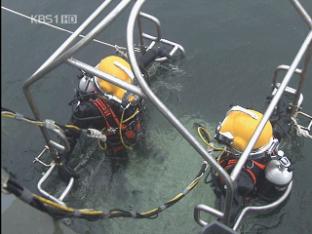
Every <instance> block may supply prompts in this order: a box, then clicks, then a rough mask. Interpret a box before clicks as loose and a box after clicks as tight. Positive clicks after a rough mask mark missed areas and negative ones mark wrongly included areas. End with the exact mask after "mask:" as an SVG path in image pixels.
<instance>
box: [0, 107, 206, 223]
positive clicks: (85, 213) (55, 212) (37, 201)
mask: <svg viewBox="0 0 312 234" xmlns="http://www.w3.org/2000/svg"><path fill="white" fill-rule="evenodd" d="M137 114H138V112H137V111H136V112H135V114H133V116H131V117H129V118H128V119H126V120H123V118H121V123H125V122H127V121H129V120H130V119H132V118H134V117H135V116H136V115H137ZM1 117H4V118H11V119H17V120H21V121H25V122H27V123H30V124H34V125H36V126H43V127H44V126H45V125H46V121H37V120H34V119H31V118H28V117H25V116H24V115H22V114H19V113H16V112H14V111H11V110H9V109H7V108H1ZM51 123H53V124H55V125H56V126H57V127H59V128H62V129H69V130H73V131H78V132H83V131H89V130H90V129H87V130H86V129H80V128H79V127H78V126H75V125H61V124H58V123H56V122H54V121H51V120H50V124H51ZM97 133H98V132H92V131H91V132H90V131H89V133H88V134H89V135H90V136H93V137H94V138H100V137H101V136H100V135H97ZM207 168H208V164H207V162H205V161H204V162H203V163H202V166H201V169H200V170H199V172H198V174H197V175H196V176H195V178H194V179H193V180H192V182H191V183H190V184H189V185H188V186H187V187H186V188H185V189H184V190H183V191H182V192H180V193H178V194H176V195H175V196H173V197H172V198H171V199H169V200H168V201H166V202H165V203H163V204H162V205H160V206H158V207H157V208H153V209H149V210H147V211H144V212H137V211H126V210H122V209H111V210H108V211H102V210H95V209H76V208H72V207H68V206H66V205H61V204H59V203H56V202H54V201H52V200H50V199H47V198H45V197H42V196H40V195H38V194H34V193H32V192H30V191H29V190H28V189H26V188H24V187H23V186H22V185H20V184H19V183H18V182H17V181H15V180H13V179H11V178H10V176H9V175H8V174H7V173H6V172H5V171H4V170H3V169H1V190H2V191H5V192H9V193H12V194H14V195H15V196H17V197H18V198H20V199H21V200H22V201H24V202H26V203H28V204H29V205H31V206H32V207H34V208H36V209H39V210H41V211H43V212H46V213H48V214H50V215H52V216H55V217H60V218H65V217H72V218H82V219H88V220H91V221H95V220H99V219H104V218H119V217H125V218H137V219H140V218H150V219H152V218H156V217H157V216H158V214H159V213H161V212H162V211H164V210H165V209H167V208H169V207H171V206H172V205H174V204H176V203H177V202H178V201H180V200H181V199H182V198H183V197H185V196H186V195H187V194H188V193H189V192H190V191H192V190H193V189H194V188H195V187H196V186H197V185H198V184H199V181H200V179H201V178H202V177H203V176H204V174H205V172H206V171H207Z"/></svg>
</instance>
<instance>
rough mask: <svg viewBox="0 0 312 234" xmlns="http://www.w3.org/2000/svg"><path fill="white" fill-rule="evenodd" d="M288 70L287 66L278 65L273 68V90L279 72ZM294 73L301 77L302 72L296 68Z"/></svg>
mask: <svg viewBox="0 0 312 234" xmlns="http://www.w3.org/2000/svg"><path fill="white" fill-rule="evenodd" d="M288 70H289V66H288V65H284V64H282V65H279V66H278V67H277V68H275V71H274V74H273V78H272V85H273V87H274V88H276V81H277V75H278V72H279V71H288ZM295 73H296V74H298V75H301V73H302V70H301V69H299V68H297V69H296V70H295Z"/></svg>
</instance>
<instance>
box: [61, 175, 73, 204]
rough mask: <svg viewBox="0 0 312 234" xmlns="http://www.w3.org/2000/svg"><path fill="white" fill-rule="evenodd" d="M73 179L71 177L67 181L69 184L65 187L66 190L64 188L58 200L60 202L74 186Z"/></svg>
mask: <svg viewBox="0 0 312 234" xmlns="http://www.w3.org/2000/svg"><path fill="white" fill-rule="evenodd" d="M74 181H75V180H74V178H73V177H71V178H70V179H69V183H68V185H67V186H66V188H65V190H64V192H63V193H62V194H61V196H60V197H59V198H58V199H59V200H60V201H63V200H64V198H65V197H66V196H67V195H68V193H69V192H70V190H71V189H72V187H73V185H74Z"/></svg>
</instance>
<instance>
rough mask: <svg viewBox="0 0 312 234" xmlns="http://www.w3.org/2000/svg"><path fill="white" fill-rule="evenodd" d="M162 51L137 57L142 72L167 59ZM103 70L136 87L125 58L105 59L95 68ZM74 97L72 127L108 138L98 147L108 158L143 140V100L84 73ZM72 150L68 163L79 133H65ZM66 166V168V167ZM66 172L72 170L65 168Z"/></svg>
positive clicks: (154, 51)
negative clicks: (99, 132)
mask: <svg viewBox="0 0 312 234" xmlns="http://www.w3.org/2000/svg"><path fill="white" fill-rule="evenodd" d="M167 56H168V53H167V51H166V50H164V49H162V48H154V49H150V50H148V51H147V52H146V53H145V54H144V55H142V56H141V57H139V58H138V63H139V66H140V69H141V71H142V73H143V74H144V73H145V69H147V68H148V67H149V66H150V65H151V64H152V63H153V62H154V61H155V59H157V58H160V57H167ZM96 67H97V68H98V69H99V70H100V71H102V72H104V73H106V74H108V75H111V76H114V77H115V78H117V79H120V80H122V81H124V82H127V83H129V84H135V83H136V81H135V77H134V75H133V73H132V71H131V66H130V64H129V63H128V62H127V61H126V60H125V59H124V58H122V57H120V56H116V55H111V56H107V57H105V58H103V59H102V60H101V61H100V62H99V63H98V65H97V66H96ZM78 78H79V79H80V81H79V85H78V89H77V90H76V94H75V98H74V100H72V101H71V102H70V105H71V106H72V109H73V113H72V116H71V119H70V122H69V124H70V125H75V126H78V127H79V128H81V129H86V128H94V129H97V130H100V131H102V133H104V134H105V135H106V141H105V142H100V141H99V144H100V146H101V148H102V149H104V150H105V152H106V154H107V155H111V156H114V155H124V154H125V153H126V152H127V150H128V149H131V148H132V147H134V146H135V145H136V144H137V143H139V142H140V141H142V139H143V126H142V119H143V110H144V103H143V99H142V98H141V97H139V96H137V95H135V94H132V93H130V92H129V91H127V90H124V89H122V88H119V87H117V86H115V85H113V84H111V83H109V82H107V81H104V80H102V79H100V78H98V77H95V76H93V75H91V74H88V73H86V72H84V71H82V74H81V75H80V76H79V77H78ZM65 135H66V137H67V139H68V141H69V143H70V151H69V152H68V153H67V154H66V155H64V156H65V157H64V159H65V164H66V163H67V161H68V160H69V155H70V154H71V153H72V151H73V149H74V147H75V145H76V142H77V139H78V138H79V137H80V133H79V132H76V131H74V130H66V131H65ZM65 164H64V165H65ZM63 169H65V172H66V171H67V172H69V174H73V173H70V172H71V169H70V168H66V167H65V166H64V168H63Z"/></svg>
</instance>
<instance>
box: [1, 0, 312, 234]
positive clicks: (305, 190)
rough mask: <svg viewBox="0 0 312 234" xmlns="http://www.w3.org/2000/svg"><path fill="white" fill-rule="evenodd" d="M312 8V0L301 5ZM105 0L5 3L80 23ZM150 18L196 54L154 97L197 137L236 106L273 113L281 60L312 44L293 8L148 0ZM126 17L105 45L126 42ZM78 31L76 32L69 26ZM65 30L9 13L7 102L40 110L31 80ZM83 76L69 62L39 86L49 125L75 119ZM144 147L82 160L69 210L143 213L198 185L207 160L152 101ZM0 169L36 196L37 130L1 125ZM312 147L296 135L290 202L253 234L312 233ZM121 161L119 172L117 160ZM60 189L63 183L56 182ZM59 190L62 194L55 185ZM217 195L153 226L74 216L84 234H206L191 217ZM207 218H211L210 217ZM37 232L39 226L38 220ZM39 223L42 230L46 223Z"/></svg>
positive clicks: (5, 24) (198, 197)
mask: <svg viewBox="0 0 312 234" xmlns="http://www.w3.org/2000/svg"><path fill="white" fill-rule="evenodd" d="M302 3H303V4H304V5H305V7H306V9H307V11H308V12H311V13H312V3H311V1H310V0H305V1H302ZM98 4H99V2H98V1H88V4H85V1H82V0H78V1H75V3H72V2H68V1H65V0H58V1H35V0H32V1H27V4H26V2H25V1H18V0H10V1H9V0H6V1H2V5H4V6H6V7H9V8H12V9H15V10H19V11H22V12H23V13H25V14H28V15H31V14H77V15H78V22H82V21H83V19H85V18H86V17H87V15H88V14H89V13H90V12H91V11H92V10H93V9H94V8H95V7H96V6H97V5H98ZM144 9H145V11H146V12H149V13H152V14H154V15H155V16H157V17H159V19H160V20H161V22H162V26H163V27H162V29H163V34H164V35H165V37H167V38H168V39H171V40H174V41H177V42H180V43H181V44H182V45H183V46H184V47H185V49H186V53H187V55H186V57H185V58H184V59H183V60H182V61H180V62H179V63H178V64H176V65H175V66H174V67H172V68H171V69H170V70H169V71H168V72H166V73H164V74H163V75H160V76H158V77H156V79H155V80H154V81H153V82H152V88H153V90H154V91H155V93H156V94H157V95H158V96H159V97H160V98H161V100H162V101H163V102H164V103H166V105H167V106H168V107H169V108H170V109H171V110H172V112H173V113H174V114H176V116H177V117H178V118H179V119H180V120H181V121H182V122H183V123H184V124H185V125H186V126H187V128H188V129H189V130H191V131H192V124H193V123H194V122H196V121H198V120H200V121H205V122H206V123H208V125H209V127H210V128H211V130H212V131H213V128H214V127H215V126H216V123H218V122H219V121H221V120H222V118H223V117H224V114H225V112H226V111H227V109H228V107H229V105H230V104H239V105H242V106H245V107H252V108H255V109H258V110H260V111H264V109H265V105H264V103H265V97H266V96H267V95H268V94H269V93H270V84H271V77H272V73H273V71H274V69H275V67H276V66H277V65H279V64H289V63H290V62H291V61H292V59H293V57H294V55H295V53H296V52H297V50H298V49H299V46H300V44H301V43H302V41H303V39H304V37H305V36H306V34H307V29H306V27H305V25H304V24H303V23H302V22H301V20H300V18H299V17H298V16H297V15H296V13H295V11H294V10H293V9H292V7H291V5H290V3H289V2H288V1H273V0H270V1H243V0H240V1H231V2H230V1H225V0H222V1H206V0H205V1H204V0H201V1H187V0H183V1H178V0H171V1H147V3H146V4H145V8H144ZM126 18H127V15H123V16H122V17H121V18H120V19H119V20H118V21H116V22H115V23H116V24H115V26H114V27H110V28H108V30H107V31H105V33H102V34H101V35H100V36H99V38H100V39H103V40H105V41H108V42H116V43H117V42H118V44H121V45H124V41H125V39H124V37H125V29H126V24H125V23H126ZM66 27H67V28H69V29H74V28H75V27H77V25H67V26H66ZM66 37H67V34H64V33H62V32H57V31H53V30H51V29H49V28H46V27H44V26H39V25H33V24H30V23H29V22H28V21H25V20H24V19H21V18H18V17H16V16H13V15H10V14H8V13H6V12H2V48H3V51H2V64H1V65H2V77H3V78H2V88H1V90H2V106H4V107H8V108H11V109H13V110H16V111H18V112H21V113H25V114H28V115H30V110H29V108H28V106H27V105H26V101H25V99H24V97H23V94H22V84H23V82H24V81H25V79H26V78H27V77H29V76H30V75H31V74H32V73H33V72H34V71H35V69H37V68H38V67H39V65H40V64H42V62H44V60H45V59H46V58H47V57H48V56H49V55H50V54H51V53H52V52H53V51H54V50H55V49H56V48H57V46H58V45H60V44H61V43H62V42H63V41H64V40H65V38H66ZM108 53H112V51H111V50H110V49H107V48H103V47H102V46H100V45H96V44H92V45H90V46H88V47H86V48H85V49H84V50H83V51H82V52H79V54H78V56H77V57H78V58H80V59H81V60H83V61H88V62H89V63H92V64H96V63H97V61H98V60H99V59H100V58H101V57H103V56H105V55H106V54H108ZM76 74H77V71H76V70H74V69H72V68H70V67H68V66H65V65H64V66H62V67H60V68H58V69H57V70H56V71H53V72H52V73H50V74H49V75H48V77H50V79H47V80H46V81H44V82H39V83H38V85H36V87H35V88H34V90H36V94H35V98H36V101H37V103H38V104H39V105H40V108H41V110H42V112H43V113H44V114H43V117H44V118H51V119H55V120H57V121H59V122H63V123H64V122H66V121H67V119H68V118H69V116H70V107H69V106H68V105H67V103H68V101H69V100H70V99H71V97H72V96H73V89H74V87H75V85H76V81H77V80H76V78H75V75H76ZM309 78H312V77H311V71H310V72H309V75H308V79H307V81H306V83H305V89H304V94H305V101H304V109H305V110H306V111H307V112H308V113H311V112H312V102H311V100H312V99H311V98H312V94H311V92H310V89H311V87H312V86H311V85H312V79H309ZM145 125H146V147H145V149H141V150H138V151H134V152H132V153H131V155H130V158H129V161H128V162H127V163H112V162H111V161H110V160H108V159H107V158H105V157H104V156H103V154H102V152H100V151H98V149H97V148H96V147H95V146H94V144H90V145H89V146H88V148H87V149H84V150H82V151H81V153H80V154H79V155H78V154H77V155H76V157H81V158H85V157H90V160H89V161H88V163H87V165H86V166H85V168H84V169H83V170H81V172H80V173H81V176H80V177H81V178H80V180H79V182H78V184H77V186H75V189H74V190H73V192H72V193H71V195H70V199H71V202H70V204H73V205H76V206H84V207H95V208H101V209H104V210H107V209H110V208H122V209H127V210H128V209H134V210H139V211H144V210H146V209H149V208H154V207H157V206H158V205H160V204H161V203H162V202H164V201H166V200H167V199H170V198H171V197H172V196H173V195H175V194H176V193H178V192H180V191H181V190H183V189H184V188H185V186H186V185H187V184H188V183H189V182H191V180H192V178H193V177H194V176H195V175H196V173H197V171H198V170H199V168H200V165H201V158H200V156H199V155H198V154H197V153H196V152H195V151H194V150H193V149H192V148H191V147H190V146H189V145H188V144H187V143H186V142H185V141H184V140H183V139H182V138H181V137H180V136H179V135H178V133H177V132H176V131H175V130H174V129H173V128H171V127H170V125H169V123H168V122H167V121H166V120H165V119H164V118H163V117H162V116H161V115H160V114H159V113H158V112H157V110H155V108H154V107H153V106H152V105H151V104H149V103H147V110H146V117H145ZM2 126H3V127H2V132H1V133H2V149H1V155H2V157H1V162H2V164H3V165H4V166H5V167H7V168H8V169H9V170H10V171H12V172H13V173H14V174H15V175H16V178H17V179H18V180H19V181H21V182H22V183H24V184H25V185H27V186H28V187H29V188H30V189H32V190H33V191H36V187H35V183H36V182H37V180H38V178H39V176H40V172H41V171H40V168H38V167H35V168H34V166H33V164H32V160H33V156H34V155H35V154H36V153H38V152H39V151H40V150H41V149H42V146H43V141H42V139H41V135H40V133H39V130H37V129H34V128H33V127H31V126H28V125H25V124H23V123H17V122H12V121H2ZM311 150H312V144H311V141H309V140H296V141H294V142H293V143H292V145H288V146H287V148H286V152H287V154H288V155H289V156H290V157H291V158H293V159H294V160H295V179H294V189H293V192H292V194H291V196H290V198H289V199H288V201H287V203H286V204H285V206H283V207H282V208H281V209H279V210H278V211H277V212H275V213H273V214H269V215H264V216H258V217H256V218H250V219H249V221H250V225H248V226H245V228H246V230H250V232H249V233H302V234H303V233H311V232H312V226H311V222H310V217H311V214H312V203H311V197H312V196H311V195H312V189H311V183H310V182H309V179H308V178H309V174H308V173H309V171H310V168H311V166H312V159H311V157H310V155H311ZM112 164H114V165H112ZM53 183H54V181H53ZM53 187H54V188H59V187H61V185H60V184H57V183H54V185H53ZM214 200H215V197H214V194H213V193H212V191H211V188H210V187H209V186H208V185H206V184H204V183H201V184H200V185H199V187H198V188H197V189H196V190H194V191H193V192H192V193H190V194H189V195H188V196H187V197H186V198H184V199H183V200H181V201H180V202H179V203H178V204H177V205H175V206H173V207H171V208H170V209H168V210H166V211H165V212H163V213H162V214H160V215H159V217H158V218H157V219H153V220H133V219H113V220H104V221H100V222H88V221H83V220H74V221H70V222H69V226H70V227H71V228H72V229H73V230H75V231H76V232H78V233H151V234H152V233H198V232H199V231H200V230H201V228H200V226H198V225H197V224H196V223H195V221H194V218H193V209H194V207H195V205H197V204H199V203H204V204H209V205H213V204H214ZM208 219H209V218H208ZM30 225H32V224H30ZM38 225H40V224H38Z"/></svg>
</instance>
